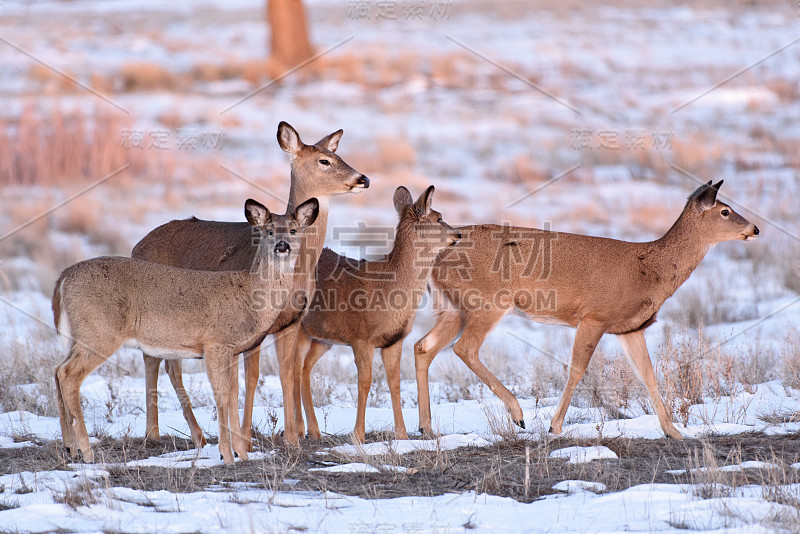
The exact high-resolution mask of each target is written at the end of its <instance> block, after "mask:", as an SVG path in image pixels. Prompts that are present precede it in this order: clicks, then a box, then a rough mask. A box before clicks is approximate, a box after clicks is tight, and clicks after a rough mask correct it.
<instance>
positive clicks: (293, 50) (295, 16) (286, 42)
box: [267, 0, 314, 77]
mask: <svg viewBox="0 0 800 534" xmlns="http://www.w3.org/2000/svg"><path fill="white" fill-rule="evenodd" d="M267 20H268V22H269V26H270V58H269V70H270V76H272V77H275V76H280V75H281V74H282V73H284V72H286V71H287V70H288V69H291V68H292V67H296V66H297V65H299V64H300V63H302V62H303V61H306V60H307V59H309V58H310V57H311V56H312V55H313V54H314V50H313V49H312V48H311V42H310V41H309V39H308V25H307V24H306V13H305V9H304V8H303V2H302V0H267Z"/></svg>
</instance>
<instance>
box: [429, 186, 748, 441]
mask: <svg viewBox="0 0 800 534" xmlns="http://www.w3.org/2000/svg"><path fill="white" fill-rule="evenodd" d="M721 185H722V181H720V182H719V183H717V184H713V185H712V183H711V182H710V181H709V182H708V184H705V185H703V186H701V187H700V188H698V189H697V190H696V191H695V192H694V193H692V195H691V196H690V197H689V199H688V201H687V203H686V206H685V207H684V209H683V212H682V213H681V215H680V216H679V217H678V220H677V221H675V223H674V224H673V225H672V227H671V228H670V229H669V230H668V231H667V233H666V234H664V235H663V236H662V237H661V238H659V239H656V240H655V241H649V242H644V243H633V242H628V241H619V240H616V239H607V238H603V237H591V236H584V235H576V234H568V233H565V232H549V231H544V230H536V229H532V228H519V227H508V226H497V225H477V226H467V227H463V228H459V230H460V231H461V233H462V234H463V236H464V237H463V239H462V240H461V241H460V242H459V243H458V245H456V246H455V247H451V248H448V249H445V250H444V251H442V253H441V254H440V256H439V257H438V258H437V261H436V264H435V265H434V267H433V271H432V275H431V280H432V290H433V291H435V292H438V295H439V299H437V298H434V302H437V301H438V302H441V303H442V306H441V309H440V310H439V311H438V315H437V318H436V324H435V325H434V327H433V328H432V329H431V331H430V332H428V333H427V334H426V335H425V336H424V337H423V338H422V339H420V340H419V341H417V343H416V344H415V345H414V354H415V364H416V373H417V387H418V390H419V412H420V430H421V431H422V432H423V433H431V432H432V429H431V411H430V396H429V392H428V369H429V367H430V364H431V361H432V360H433V358H434V357H435V356H436V354H438V353H439V351H441V350H442V349H443V348H444V347H446V346H448V345H449V344H450V343H452V342H453V340H454V339H455V338H456V337H457V336H458V335H459V333H461V337H460V338H459V339H458V341H457V342H456V343H455V345H454V347H453V351H454V352H455V353H456V355H457V356H458V357H459V358H461V360H462V361H463V362H464V363H465V364H466V365H467V366H468V367H469V368H470V369H471V370H472V371H473V372H474V373H475V374H476V375H478V377H479V378H480V379H481V380H482V381H483V382H484V383H485V384H486V385H487V386H489V388H490V389H491V391H492V392H493V393H495V394H496V395H497V396H498V397H500V399H501V400H502V401H503V403H504V404H505V406H506V408H507V409H508V411H509V412H510V414H511V417H512V419H513V420H514V422H515V423H517V425H519V426H521V427H522V428H524V427H525V423H524V420H523V416H522V410H521V409H520V406H519V402H517V399H516V398H515V397H514V395H512V394H511V392H510V391H508V389H506V388H505V387H504V386H503V385H502V384H501V383H500V381H499V380H498V379H497V378H496V377H495V376H494V375H493V374H492V373H491V372H490V371H489V370H488V369H486V367H484V365H483V364H482V363H481V361H480V358H479V350H480V348H481V345H482V344H483V342H484V340H485V339H486V337H487V336H488V335H489V333H490V332H491V331H492V330H493V329H494V327H495V326H496V325H497V323H498V322H500V320H501V319H502V318H503V317H504V316H505V315H507V314H508V313H510V312H512V311H515V310H516V311H518V312H520V313H521V314H523V315H524V316H527V317H528V318H530V319H532V320H534V321H539V322H544V323H551V324H561V325H568V326H571V327H573V328H577V332H576V334H575V342H574V344H573V347H572V360H571V362H570V366H569V376H568V378H567V383H566V385H565V386H564V391H563V393H562V395H561V399H560V401H559V403H558V406H557V408H556V411H555V414H554V416H553V419H552V421H551V428H550V431H551V432H553V433H555V434H558V433H560V432H561V429H562V425H563V423H564V416H565V414H566V412H567V407H568V406H569V403H570V401H571V399H572V395H573V392H574V391H575V387H576V385H577V384H578V381H579V380H580V379H581V377H582V376H583V374H584V372H585V371H586V368H587V366H588V364H589V360H590V359H591V357H592V354H593V353H594V350H595V347H596V346H597V344H598V342H599V341H600V338H601V337H602V336H603V334H605V333H609V334H615V335H616V336H617V339H619V341H620V344H621V345H622V348H623V350H624V351H625V354H626V355H627V357H628V360H629V361H630V362H631V364H632V365H633V367H634V369H635V371H636V373H637V375H638V377H639V379H640V380H641V381H642V382H643V383H644V385H645V387H646V388H647V391H648V393H649V395H650V399H651V400H652V402H653V405H654V407H655V411H656V414H657V415H658V420H659V423H660V425H661V429H662V430H663V432H664V434H666V435H667V436H668V437H671V438H678V439H680V438H681V437H682V436H681V434H680V432H678V430H677V429H676V428H675V426H674V425H673V424H672V421H671V417H670V415H669V414H668V413H667V410H666V409H665V407H664V403H663V402H662V400H661V396H660V395H659V392H658V387H657V384H656V379H655V374H654V373H653V365H652V363H651V361H650V355H649V353H648V350H647V345H646V344H645V338H644V331H645V329H646V328H647V327H648V326H650V325H651V324H653V322H655V320H656V314H657V313H658V311H659V309H660V308H661V305H662V304H663V303H664V301H665V300H666V299H668V298H669V297H670V296H672V294H673V293H675V291H676V290H677V289H678V288H679V287H680V286H681V284H683V282H684V281H686V279H687V278H688V277H689V275H691V274H692V271H694V269H695V268H696V267H697V265H698V264H699V263H700V261H701V260H702V259H703V258H704V257H705V255H706V253H707V252H708V251H709V250H710V249H711V247H713V246H714V245H716V244H717V243H720V242H723V241H731V240H744V241H747V240H750V239H753V238H755V237H756V236H758V234H759V230H758V228H757V227H756V226H755V225H754V224H752V223H751V222H749V221H748V220H746V219H745V218H744V217H742V216H741V215H739V214H738V213H736V212H735V211H734V210H733V209H731V207H730V206H728V205H727V204H725V203H723V202H720V201H719V200H717V193H718V191H719V188H720V186H721Z"/></svg>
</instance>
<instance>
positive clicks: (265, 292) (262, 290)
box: [52, 198, 319, 464]
mask: <svg viewBox="0 0 800 534" xmlns="http://www.w3.org/2000/svg"><path fill="white" fill-rule="evenodd" d="M244 209H245V216H246V218H247V222H248V224H249V225H250V226H251V231H252V232H253V237H254V240H255V241H257V243H258V245H257V251H256V254H255V257H254V260H253V263H252V264H251V267H250V268H249V269H247V270H241V271H222V272H214V271H198V270H189V269H182V268H179V267H171V266H167V265H161V264H158V263H152V262H148V261H144V260H139V259H135V258H124V257H99V258H94V259H90V260H85V261H82V262H80V263H76V264H75V265H73V266H71V267H68V268H67V269H65V270H64V271H63V272H62V273H61V275H60V276H59V278H58V281H57V282H56V287H55V290H54V292H53V299H52V306H53V317H54V320H55V324H56V329H57V331H58V332H59V334H62V335H64V336H65V337H67V338H68V339H69V353H68V355H67V357H66V359H64V361H62V362H61V363H60V364H59V365H58V366H57V367H56V369H55V373H54V376H55V383H56V398H57V403H58V410H59V418H60V420H61V435H62V438H63V441H64V446H65V447H66V449H67V450H68V451H69V454H70V456H71V457H72V458H77V456H78V454H79V453H80V455H81V456H82V457H83V459H84V461H86V462H90V463H91V462H93V461H94V453H93V452H92V449H91V446H90V444H89V436H88V434H87V432H86V424H85V422H84V418H83V412H82V410H81V403H80V387H81V384H82V383H83V380H84V379H85V378H86V376H87V375H88V374H89V373H91V372H92V371H93V370H94V369H96V368H97V367H99V366H100V365H101V364H102V363H103V362H104V361H106V360H107V359H108V358H109V357H110V356H111V355H112V354H113V353H114V352H116V351H117V350H118V349H119V348H120V347H123V346H125V347H133V348H138V349H142V350H143V351H145V352H147V353H149V354H151V355H156V356H158V357H160V358H162V359H183V358H198V357H203V358H205V361H206V372H207V374H208V379H209V381H210V383H211V389H212V390H213V392H214V400H215V402H216V407H217V414H218V416H219V450H220V455H221V457H222V459H223V460H224V462H225V463H226V464H231V463H233V461H234V457H233V455H232V453H231V447H233V450H234V452H235V453H236V454H237V455H238V456H239V457H241V458H242V459H247V447H246V444H245V443H244V441H243V440H242V439H241V435H240V434H239V432H238V430H239V418H238V415H239V410H238V398H239V382H238V373H237V372H235V371H236V368H237V363H238V361H237V358H238V354H239V353H240V352H243V351H246V350H250V349H252V348H253V347H255V346H257V345H259V344H261V342H262V341H263V340H264V338H265V337H266V335H267V332H268V331H269V329H270V328H271V327H272V325H273V324H274V322H275V319H276V318H277V317H278V315H279V314H280V313H281V312H282V311H283V310H284V308H286V307H289V303H290V301H292V300H293V299H294V298H297V296H296V295H295V294H294V288H295V285H294V280H293V278H294V273H295V266H296V263H297V261H298V258H299V255H300V251H301V250H302V247H301V242H302V239H303V237H302V232H301V231H302V230H303V229H304V228H308V227H309V226H310V225H311V224H313V223H314V221H315V219H316V218H317V217H318V214H319V202H318V201H317V199H316V198H312V199H309V200H307V201H306V202H304V203H302V204H300V205H299V206H298V207H297V208H296V209H295V210H294V211H293V212H287V214H285V215H273V214H272V213H270V211H269V210H268V209H267V208H266V207H265V206H264V205H263V204H260V203H259V202H256V201H255V200H252V199H248V200H247V202H246V203H245V208H244ZM300 297H302V298H305V297H304V296H302V295H301V296H300ZM231 427H233V429H234V432H233V439H231Z"/></svg>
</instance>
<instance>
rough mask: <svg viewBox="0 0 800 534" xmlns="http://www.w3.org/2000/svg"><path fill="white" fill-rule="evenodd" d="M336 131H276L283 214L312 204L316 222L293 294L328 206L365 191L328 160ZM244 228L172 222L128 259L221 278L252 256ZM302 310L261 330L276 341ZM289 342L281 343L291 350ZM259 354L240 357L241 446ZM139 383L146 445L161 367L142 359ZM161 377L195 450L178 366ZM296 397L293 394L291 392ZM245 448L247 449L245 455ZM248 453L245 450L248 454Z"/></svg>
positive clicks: (154, 433)
mask: <svg viewBox="0 0 800 534" xmlns="http://www.w3.org/2000/svg"><path fill="white" fill-rule="evenodd" d="M342 133H343V132H342V130H338V131H336V132H334V133H332V134H330V135H328V136H326V137H323V138H322V139H320V140H319V141H318V142H316V143H315V144H313V145H306V144H304V143H303V142H302V141H301V139H300V136H299V135H298V133H297V132H296V131H295V129H294V128H292V127H291V126H290V125H289V124H287V123H286V122H281V123H280V124H279V125H278V144H279V145H280V147H281V149H282V150H283V151H284V152H286V153H287V154H289V156H290V158H291V186H290V189H289V204H288V206H287V210H289V211H292V210H294V208H295V207H296V206H298V205H300V203H302V202H303V201H305V200H307V199H309V198H312V197H314V198H317V199H318V201H319V216H318V217H317V220H316V222H315V223H314V224H313V225H312V226H310V227H309V228H307V229H305V230H304V231H303V237H304V239H303V242H302V244H301V247H302V250H301V251H300V259H299V260H298V262H297V267H296V272H297V276H296V277H295V282H296V283H297V284H298V288H303V290H304V291H310V289H312V288H313V280H312V275H313V268H314V267H315V266H316V264H317V258H318V257H319V255H320V253H321V251H322V247H323V244H324V241H325V233H326V229H327V224H328V200H329V198H330V197H332V196H334V195H340V194H344V193H360V192H361V191H363V190H364V189H366V188H368V187H369V179H368V178H367V177H366V176H364V175H363V174H361V173H360V172H358V171H356V170H354V169H353V168H352V167H350V166H349V165H348V164H347V163H345V161H344V160H343V159H342V158H340V157H339V156H337V155H336V154H335V152H336V149H337V148H338V146H339V140H340V139H341V138H342ZM251 241H252V239H251V231H250V226H249V225H248V224H247V223H246V222H244V223H236V222H216V221H202V220H198V219H195V218H190V219H186V220H180V221H172V222H169V223H167V224H164V225H162V226H159V227H158V228H156V229H155V230H153V231H152V232H150V233H149V234H147V235H146V236H145V237H144V238H143V239H142V240H141V241H139V243H137V244H136V246H135V247H134V248H133V252H132V254H131V256H132V257H134V258H139V259H143V260H148V261H152V262H156V263H162V264H164V265H172V266H175V267H184V268H187V269H201V270H208V271H227V270H241V269H247V268H249V267H250V265H251V264H252V263H253V257H254V255H255V252H256V249H255V247H253V245H252V242H251ZM302 312H303V310H286V311H285V312H284V313H283V314H281V316H279V317H278V319H277V320H276V322H275V324H274V325H273V326H272V328H271V329H270V330H269V333H270V334H278V333H279V332H281V331H282V330H283V329H284V328H287V327H289V326H291V325H292V324H294V323H295V322H297V321H298V320H299V318H300V316H301V315H302ZM280 340H281V336H277V335H276V345H279V348H282V347H283V346H284V345H286V344H287V342H282V343H281V342H280ZM293 340H294V337H292V340H290V341H289V343H291V345H292V350H293V349H294V341H293ZM291 356H292V354H288V353H287V351H286V350H283V351H281V350H279V351H278V357H279V358H278V365H279V372H280V378H281V386H282V389H283V399H284V402H283V404H284V416H285V421H286V423H285V425H286V426H285V429H286V432H285V434H286V436H287V439H289V440H290V441H292V438H294V439H293V441H294V442H296V441H297V437H296V433H295V432H294V431H293V432H289V430H290V429H292V430H293V425H294V421H295V415H294V412H293V410H294V401H293V398H294V397H295V391H294V383H295V380H294V372H295V365H294V363H293V362H292V361H291ZM259 360H260V347H259V346H256V347H253V348H252V349H251V350H249V351H247V352H246V353H245V355H244V367H245V376H246V377H247V378H246V381H245V404H244V414H243V416H242V429H241V432H242V434H243V436H244V439H245V441H246V442H247V443H248V444H250V443H251V423H252V418H253V399H254V396H255V390H256V386H257V384H258V369H259ZM144 363H145V382H146V388H147V431H146V435H147V436H148V437H150V438H154V439H158V438H159V428H158V391H157V388H158V368H159V365H160V364H161V359H160V358H158V357H156V356H153V355H148V354H147V353H146V351H145V353H144ZM165 367H166V370H167V374H168V375H169V378H170V381H171V382H172V387H173V388H174V389H175V392H176V393H177V395H178V399H179V400H180V403H181V407H182V409H183V415H184V417H185V418H186V421H187V423H188V424H189V428H190V431H191V435H192V441H193V442H194V444H195V446H197V447H201V446H202V445H203V444H204V443H205V439H204V438H203V434H202V431H201V430H200V426H199V425H198V424H197V420H196V419H195V417H194V414H193V413H192V405H191V401H190V400H189V397H188V395H187V394H186V390H185V389H184V387H183V379H182V374H181V361H180V360H167V362H166V365H165ZM297 394H298V396H299V391H298V392H297ZM248 448H250V447H248ZM251 450H252V449H251Z"/></svg>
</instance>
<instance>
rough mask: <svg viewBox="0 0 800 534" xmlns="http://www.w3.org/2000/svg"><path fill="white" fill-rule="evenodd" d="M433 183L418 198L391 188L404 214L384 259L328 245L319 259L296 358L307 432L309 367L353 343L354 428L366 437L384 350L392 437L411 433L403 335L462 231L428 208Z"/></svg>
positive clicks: (314, 433)
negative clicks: (377, 360)
mask: <svg viewBox="0 0 800 534" xmlns="http://www.w3.org/2000/svg"><path fill="white" fill-rule="evenodd" d="M433 192H434V187H433V186H430V187H429V188H428V189H427V190H426V191H425V192H424V193H423V194H422V195H420V197H419V199H417V201H416V202H414V200H413V199H412V198H411V193H409V192H408V189H406V188H405V187H402V186H401V187H398V188H397V190H396V191H395V194H394V207H395V209H396V210H397V213H398V215H399V216H400V221H399V222H398V224H397V231H396V233H395V242H394V248H393V249H392V251H391V252H390V253H389V254H388V255H387V256H386V257H385V258H384V259H382V260H379V261H367V260H353V259H350V258H347V257H345V256H340V255H339V254H336V253H335V252H333V251H332V250H330V249H327V248H326V249H324V250H323V251H322V255H321V256H320V258H319V264H318V265H317V289H316V291H315V292H314V298H313V299H312V301H311V303H310V304H309V306H308V311H307V312H306V314H305V316H304V317H303V321H302V329H301V331H300V334H299V336H298V339H297V355H296V358H298V359H301V360H303V374H302V384H301V390H302V397H303V406H304V408H305V411H306V418H307V419H308V433H309V436H310V437H311V438H312V439H319V438H320V431H319V425H318V424H317V418H316V415H315V414H314V401H313V399H312V398H311V370H312V369H313V368H314V365H315V364H316V363H317V361H319V359H320V358H321V357H322V355H323V354H325V352H327V351H328V349H329V348H330V347H331V345H332V344H344V345H350V347H351V348H352V349H353V355H354V356H355V360H356V367H357V369H358V410H357V416H356V425H355V430H354V431H353V435H354V436H355V438H356V439H357V440H358V441H360V442H362V443H363V442H364V434H365V421H364V417H365V416H364V413H365V410H366V407H367V396H368V395H369V390H370V386H371V385H372V357H373V356H374V354H375V349H376V348H380V349H381V358H382V359H383V365H384V368H385V369H386V380H387V381H388V383H389V392H390V393H391V398H392V411H393V413H394V429H395V436H396V437H397V438H398V439H408V435H407V433H406V427H405V423H404V422H403V414H402V412H401V410H400V356H401V355H402V352H403V340H404V339H405V338H406V336H407V335H408V334H409V332H410V331H411V326H412V324H413V322H414V316H415V315H416V313H417V308H418V307H419V305H420V303H421V300H422V299H423V297H424V296H425V287H426V285H427V283H428V277H429V275H430V272H431V268H432V267H433V262H434V260H435V258H436V255H437V254H438V253H439V251H440V250H442V249H443V248H445V247H447V246H448V245H452V244H454V243H457V242H458V240H459V239H460V238H461V235H460V234H459V233H458V232H457V231H456V230H455V229H453V227H451V226H450V225H448V224H447V223H445V222H444V221H443V220H442V215H441V213H439V212H438V211H435V210H432V209H431V201H432V200H433Z"/></svg>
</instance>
